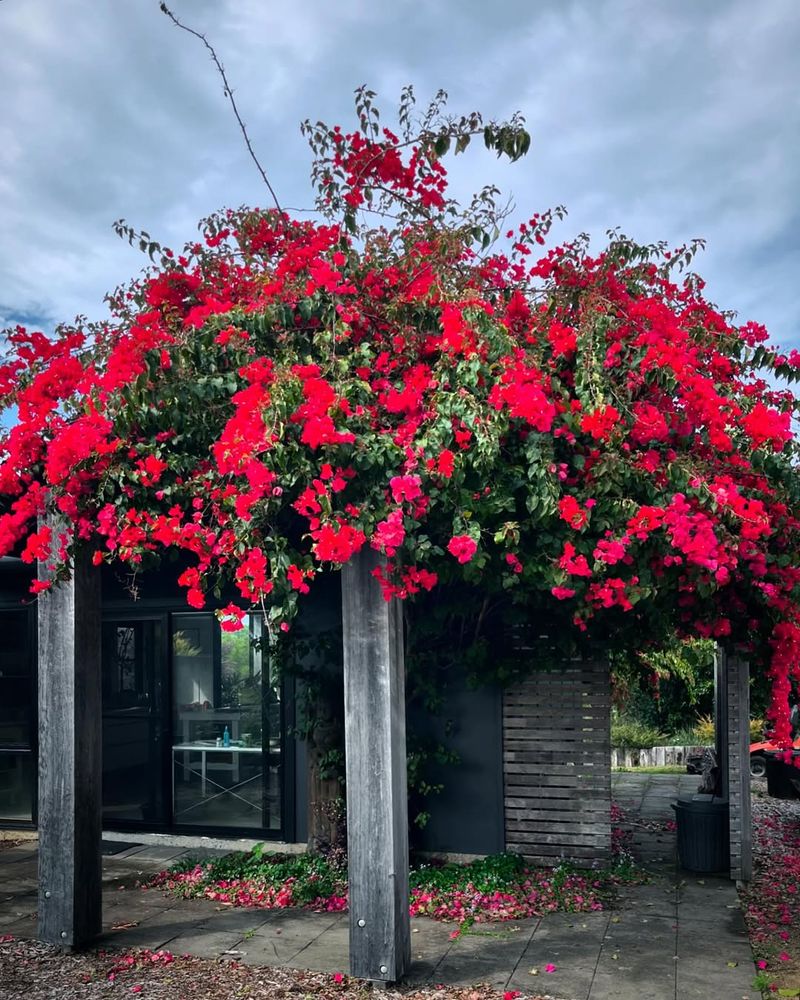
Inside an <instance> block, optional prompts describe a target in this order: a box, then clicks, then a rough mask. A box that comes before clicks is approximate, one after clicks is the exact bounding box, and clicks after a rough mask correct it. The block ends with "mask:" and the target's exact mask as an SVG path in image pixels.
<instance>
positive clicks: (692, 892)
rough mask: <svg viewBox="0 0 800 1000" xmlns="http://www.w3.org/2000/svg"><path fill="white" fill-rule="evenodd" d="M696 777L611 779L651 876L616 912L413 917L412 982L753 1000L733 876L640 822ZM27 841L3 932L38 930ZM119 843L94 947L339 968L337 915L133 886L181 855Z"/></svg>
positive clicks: (603, 998)
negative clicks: (492, 918)
mask: <svg viewBox="0 0 800 1000" xmlns="http://www.w3.org/2000/svg"><path fill="white" fill-rule="evenodd" d="M696 780H697V779H695V778H690V779H689V782H688V783H687V782H686V781H684V780H683V778H681V777H680V776H673V775H663V776H661V775H647V776H644V775H627V774H626V775H615V777H614V780H613V786H614V788H615V789H616V798H617V800H618V801H620V802H622V803H624V804H625V806H626V808H627V809H628V810H629V817H630V818H631V820H632V822H631V823H630V824H629V829H630V830H631V833H632V843H633V845H634V850H635V851H636V852H638V854H639V856H640V861H641V862H642V863H643V864H644V866H645V867H646V868H647V869H648V870H649V871H651V872H652V873H653V880H652V881H651V882H650V883H649V884H647V885H639V886H627V887H622V888H620V890H619V893H618V908H617V909H616V910H610V911H605V912H600V913H590V914H548V915H546V916H545V917H543V918H541V920H540V919H538V918H536V919H533V920H530V921H515V922H514V923H513V924H508V923H506V924H502V923H490V924H487V925H476V927H475V928H474V930H473V932H472V933H469V934H467V935H464V936H462V937H461V938H459V939H458V940H456V941H453V940H451V938H450V934H451V933H452V931H453V929H454V926H455V925H453V924H443V923H438V922H434V921H431V920H428V919H426V918H416V919H415V920H414V921H412V930H413V933H412V938H411V948H412V968H411V972H410V975H409V981H410V982H427V983H438V982H442V983H453V984H455V983H461V984H465V985H470V986H475V985H476V984H478V983H481V982H485V983H488V984H491V985H493V986H495V987H498V988H503V989H518V990H520V991H521V992H523V993H528V994H529V993H533V992H538V993H545V992H546V993H547V994H548V995H550V996H552V997H556V998H558V1000H612V998H614V1000H633V998H636V1000H695V998H697V1000H700V998H702V1000H716V998H717V997H721V998H722V997H724V998H725V1000H728V998H732V1000H738V998H739V997H746V998H747V1000H750V998H751V997H752V998H753V1000H757V998H756V994H754V993H752V991H751V983H752V979H753V976H754V968H753V962H752V954H751V952H750V947H749V944H748V941H747V938H746V935H745V932H744V925H743V920H742V913H741V910H740V909H739V907H738V901H737V896H736V892H735V890H734V887H733V885H732V883H730V882H729V881H728V880H727V879H725V878H718V877H716V876H713V875H712V876H705V877H698V876H696V875H691V874H689V873H683V872H680V871H679V869H678V868H677V862H676V859H675V834H674V832H672V831H666V830H665V829H650V828H648V827H647V826H645V825H643V824H645V823H646V822H650V821H651V820H652V821H657V822H659V823H663V822H664V821H666V820H669V819H672V812H671V810H670V809H669V803H670V802H671V801H674V799H675V798H677V797H678V796H679V794H684V793H685V790H686V789H687V788H689V789H690V792H691V791H693V790H694V787H696ZM648 817H649V818H650V819H648ZM34 847H35V845H28V846H25V847H23V848H21V849H20V848H12V849H11V850H10V851H0V933H14V934H15V935H17V936H34V935H35V933H36V919H35V917H34V916H33V914H34V913H35V910H36V906H37V897H36V892H35V889H36V885H37V883H36V857H35V854H34V853H33V850H34ZM123 853H128V854H129V856H128V857H121V856H120V855H117V856H115V857H107V858H104V864H103V878H104V899H103V905H104V925H105V928H106V935H105V937H104V939H103V942H102V944H103V946H105V947H114V948H130V947H147V948H152V949H158V948H160V947H168V948H169V949H170V950H172V951H175V952H176V953H178V954H181V953H184V952H185V953H190V954H192V953H194V954H199V955H206V956H209V957H214V958H222V959H226V958H231V959H232V958H236V959H237V960H239V961H243V962H247V963H249V964H266V965H285V966H294V967H299V968H304V967H305V968H314V969H319V970H322V971H329V972H334V971H342V972H344V971H345V969H346V966H347V958H348V938H349V933H348V918H347V916H346V915H345V914H314V913H309V912H308V911H301V910H274V911H269V910H249V909H240V908H233V907H224V906H222V905H220V904H219V903H217V902H215V901H212V900H205V899H197V900H181V899H179V898H177V897H174V896H168V895H166V894H164V893H162V892H161V891H159V890H142V889H141V888H137V887H136V883H137V882H138V881H142V880H144V879H146V878H147V877H149V875H151V874H152V873H154V872H156V871H159V870H161V869H163V868H164V867H165V866H166V865H168V864H169V863H170V861H171V860H172V859H174V858H175V857H176V856H181V855H182V854H183V851H182V850H181V849H180V848H178V849H177V850H176V849H175V845H170V844H165V843H163V842H162V841H158V842H154V843H153V844H152V845H148V846H147V848H143V849H141V850H139V849H136V850H133V849H131V850H130V852H123ZM127 924H134V925H135V926H133V927H129V926H124V925H127ZM114 926H117V927H118V929H117V930H116V931H114V930H112V928H113V927H114ZM676 955H677V958H676ZM549 962H551V963H553V964H554V965H555V966H556V969H555V971H554V972H553V973H552V975H548V974H547V973H546V972H545V971H544V969H545V967H546V966H547V964H548V963H549ZM728 963H730V965H729V964H728ZM532 969H536V970H537V975H535V976H534V975H532V974H531V970H532Z"/></svg>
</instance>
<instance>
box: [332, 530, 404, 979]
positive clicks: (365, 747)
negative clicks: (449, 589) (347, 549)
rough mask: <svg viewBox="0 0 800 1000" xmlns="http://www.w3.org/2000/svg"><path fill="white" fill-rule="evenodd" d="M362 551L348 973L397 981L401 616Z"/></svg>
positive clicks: (352, 613)
mask: <svg viewBox="0 0 800 1000" xmlns="http://www.w3.org/2000/svg"><path fill="white" fill-rule="evenodd" d="M380 564H381V558H380V557H379V556H378V554H377V553H375V552H374V551H373V550H371V549H364V550H362V551H361V552H360V553H358V554H357V555H356V556H355V557H354V558H353V559H351V560H350V562H349V563H347V564H346V565H345V566H344V567H343V569H342V622H343V635H344V713H345V714H344V719H345V756H346V763H347V849H348V870H349V878H350V972H351V973H352V975H354V976H358V977H360V978H362V979H372V980H376V981H381V982H396V981H397V980H399V979H400V978H401V977H402V976H403V974H404V973H405V972H406V970H407V969H408V967H409V964H410V961H411V933H410V922H409V916H408V792H407V778H406V719H405V677H404V665H403V626H402V612H401V609H400V606H399V604H398V602H397V601H396V600H394V601H391V602H387V601H385V600H384V599H383V594H382V592H381V587H380V585H379V583H378V581H377V580H376V579H375V577H374V576H373V575H372V571H373V570H374V569H375V568H376V567H377V566H379V565H380Z"/></svg>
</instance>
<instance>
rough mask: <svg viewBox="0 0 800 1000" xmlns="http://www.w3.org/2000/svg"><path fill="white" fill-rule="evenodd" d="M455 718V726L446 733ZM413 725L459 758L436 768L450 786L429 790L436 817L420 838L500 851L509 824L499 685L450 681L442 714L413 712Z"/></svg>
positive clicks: (429, 843) (465, 849) (430, 847)
mask: <svg viewBox="0 0 800 1000" xmlns="http://www.w3.org/2000/svg"><path fill="white" fill-rule="evenodd" d="M447 720H450V722H451V724H452V726H453V732H452V733H451V734H450V735H449V736H445V735H444V729H445V726H446V724H447ZM409 725H410V726H413V728H414V730H415V731H416V732H417V733H419V734H420V735H426V734H428V735H430V736H431V737H433V738H435V739H441V741H442V742H443V743H444V744H445V745H446V746H448V747H449V748H452V749H453V750H455V751H456V753H458V755H459V757H460V761H459V763H457V764H444V765H440V766H437V767H434V768H432V769H431V775H432V778H433V780H434V781H435V782H441V783H442V784H443V785H444V788H443V790H442V792H441V794H439V795H432V796H429V797H428V799H427V801H426V804H425V808H426V809H427V810H428V811H429V812H430V820H429V821H428V823H427V825H426V826H425V827H424V828H423V830H422V831H421V833H420V834H418V835H415V840H416V841H417V842H418V843H419V846H420V847H421V848H422V849H423V850H427V851H448V852H452V853H459V854H495V853H497V852H498V851H502V850H504V848H505V834H504V830H503V826H504V824H503V730H502V700H501V693H500V690H499V689H498V688H489V687H480V688H477V689H471V688H468V687H467V686H466V684H465V683H463V682H462V683H460V684H458V685H455V684H453V683H452V682H451V684H450V685H449V686H448V690H447V697H446V700H445V704H444V707H443V709H442V713H441V715H429V716H426V715H425V714H424V713H423V712H422V711H421V710H415V711H412V712H410V713H409Z"/></svg>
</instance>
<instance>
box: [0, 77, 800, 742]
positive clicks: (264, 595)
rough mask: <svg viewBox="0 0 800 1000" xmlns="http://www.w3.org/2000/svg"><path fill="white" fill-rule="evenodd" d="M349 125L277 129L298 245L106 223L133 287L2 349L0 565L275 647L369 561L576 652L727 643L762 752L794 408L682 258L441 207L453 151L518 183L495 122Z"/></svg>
mask: <svg viewBox="0 0 800 1000" xmlns="http://www.w3.org/2000/svg"><path fill="white" fill-rule="evenodd" d="M373 98H374V95H373V94H372V92H370V91H367V90H366V89H363V88H362V89H361V90H360V91H358V92H357V97H356V111H357V125H356V128H355V129H354V130H353V131H351V132H345V131H343V130H342V129H340V128H339V127H334V128H329V127H328V126H327V125H325V124H323V123H317V124H313V125H312V124H310V123H306V124H305V125H304V131H305V133H306V135H307V137H308V138H309V141H310V143H311V147H312V150H313V152H314V161H313V167H312V178H313V181H314V184H315V186H316V190H317V207H318V209H319V212H320V214H319V217H318V218H315V219H313V220H312V219H309V218H304V219H299V218H294V217H292V216H291V215H289V214H287V213H284V212H281V211H278V210H277V209H276V210H270V211H263V210H259V209H248V208H241V209H237V210H226V211H222V212H219V213H217V214H215V215H213V216H211V217H210V218H208V219H205V220H204V221H203V222H202V223H201V226H200V231H201V236H200V238H199V239H197V240H196V241H194V242H191V243H189V244H188V245H187V246H186V247H185V249H184V251H183V252H182V253H180V254H175V253H173V252H172V251H171V250H169V249H164V248H162V247H160V246H159V245H158V244H157V243H156V242H155V241H153V240H152V239H151V238H150V237H149V235H148V234H137V233H135V232H134V230H132V229H130V227H128V226H126V225H125V224H124V223H119V224H118V230H119V231H120V233H121V234H122V235H124V236H126V237H127V238H128V239H130V240H131V241H132V242H139V243H140V245H141V246H142V248H143V249H144V250H145V251H147V252H148V253H149V255H150V257H151V260H152V261H153V266H152V267H150V268H149V269H148V270H146V271H145V272H144V273H143V274H142V275H141V276H140V277H139V278H138V279H136V280H134V281H133V282H132V283H131V284H130V285H129V286H127V287H124V288H121V289H118V290H117V291H116V292H114V293H113V294H111V295H110V296H108V302H109V306H110V318H109V320H108V321H107V322H104V323H101V324H99V325H95V326H91V325H87V324H84V323H81V324H79V325H75V326H65V327H62V328H60V329H59V330H58V331H57V332H56V334H55V336H53V337H47V336H45V335H44V334H42V333H40V332H32V331H28V330H25V329H22V328H20V327H17V328H15V329H14V330H11V331H9V332H8V345H9V350H8V354H7V357H6V358H5V360H4V363H3V364H2V366H0V396H2V402H3V405H4V406H6V407H10V406H16V407H17V408H18V419H17V421H16V423H15V425H14V426H13V427H12V428H11V429H10V430H9V431H8V432H7V433H5V434H4V436H3V439H2V465H1V466H0V494H2V496H3V497H4V498H5V507H4V509H3V513H2V516H0V553H11V552H13V551H18V552H21V554H22V558H23V559H25V560H28V561H33V560H35V559H44V560H46V561H47V562H48V564H49V565H51V566H53V567H55V568H56V570H58V571H62V572H64V573H67V572H68V571H69V566H70V562H71V559H72V558H73V555H74V552H75V548H76V546H78V545H80V546H85V547H88V548H89V549H90V550H91V551H92V552H93V553H94V560H95V562H96V563H100V562H102V561H115V562H117V563H118V562H122V563H124V564H127V565H128V566H129V567H130V568H131V570H132V571H133V572H136V571H138V570H139V569H140V568H144V567H147V566H148V565H150V563H151V562H152V561H153V560H154V559H157V558H158V557H159V556H161V555H163V554H164V553H165V552H167V551H171V552H177V553H180V554H181V556H182V558H183V562H182V563H181V570H182V571H181V572H180V577H179V579H180V583H181V584H183V585H184V586H185V587H186V590H187V599H188V601H189V604H191V605H192V606H193V607H197V608H199V607H203V606H204V604H205V603H206V602H207V601H209V600H211V599H212V598H213V595H216V596H217V597H218V596H219V594H220V593H221V592H222V587H223V585H225V584H226V583H232V584H233V585H235V587H236V588H237V589H238V594H239V595H240V598H241V601H239V602H237V603H235V604H229V605H228V606H227V607H225V608H224V609H222V610H221V611H220V615H221V617H222V621H223V626H224V627H226V628H231V629H234V628H236V627H238V625H239V623H240V620H241V616H242V613H243V610H244V608H246V607H247V606H248V605H250V604H255V605H262V606H264V607H265V608H266V609H267V610H268V617H269V621H270V627H271V628H273V629H274V628H278V627H279V628H283V629H284V630H286V629H288V627H289V622H290V620H291V618H292V615H293V612H294V610H295V607H296V604H297V601H298V598H299V596H300V595H302V594H304V593H306V592H307V591H308V589H309V588H310V587H311V586H312V584H313V581H314V579H315V577H316V576H317V574H319V573H321V572H324V571H328V570H331V569H334V570H335V569H338V568H339V567H340V566H341V565H342V564H344V563H345V562H347V561H348V560H349V559H350V558H351V557H352V556H353V555H354V553H356V552H357V551H359V549H361V548H362V547H363V546H372V547H373V548H375V549H377V550H379V551H380V552H381V553H382V554H383V555H384V556H385V557H386V562H385V568H384V569H382V570H381V571H380V581H381V584H382V586H383V588H384V592H385V594H386V596H387V598H389V597H391V596H397V597H400V598H406V597H409V596H413V595H414V594H416V593H418V592H420V591H428V590H431V589H433V588H435V587H436V586H437V585H440V584H442V585H444V584H448V583H453V582H454V581H466V582H467V583H472V584H474V585H475V586H477V587H480V588H483V589H484V590H485V592H486V593H489V594H491V593H506V594H507V595H508V597H509V599H512V600H514V601H517V602H519V603H520V604H521V605H523V606H524V607H526V608H529V609H539V610H540V611H543V612H544V613H546V614H547V615H548V616H549V617H550V619H551V621H552V622H553V623H555V624H556V626H559V623H561V626H563V628H565V629H566V628H568V629H570V630H571V632H572V633H573V634H574V635H576V636H578V637H580V636H582V635H586V636H593V637H602V638H605V639H611V640H613V641H614V642H616V643H617V644H618V645H624V644H627V643H631V642H634V641H635V642H636V643H637V644H638V645H640V644H641V641H642V637H649V638H651V639H652V640H653V641H658V640H659V639H660V638H661V637H662V636H663V635H665V634H667V633H668V632H672V631H674V629H675V628H676V627H677V628H678V629H679V630H680V631H681V632H683V633H685V634H690V635H697V636H703V637H712V638H716V639H720V640H723V641H725V642H727V643H740V644H746V645H747V646H748V647H749V648H750V649H751V651H752V655H753V656H754V657H755V658H756V659H760V660H762V661H763V662H765V663H767V666H766V670H767V671H768V673H769V674H770V677H771V680H772V686H773V703H772V708H771V716H772V719H773V721H774V723H775V725H776V727H777V734H778V736H779V738H783V739H786V738H787V735H788V725H787V722H786V718H785V717H786V703H787V696H788V694H789V689H790V680H791V676H792V674H794V677H795V678H797V677H798V669H799V667H798V665H799V664H800V655H798V654H800V627H799V625H798V597H799V596H800V590H799V589H798V583H799V581H800V576H799V574H800V568H799V567H798V560H797V551H798V544H797V543H798V521H797V519H796V517H795V511H796V509H797V502H798V498H799V497H798V492H799V491H798V476H797V468H796V455H797V443H796V441H795V439H794V436H793V433H792V429H791V417H792V413H793V412H794V409H795V408H796V405H797V400H796V398H795V396H794V394H793V393H792V392H791V391H790V390H789V389H788V388H774V387H773V384H774V383H773V382H771V381H768V380H767V376H769V375H775V374H777V375H778V376H780V377H781V378H782V379H783V384H785V385H788V384H790V383H792V382H793V381H795V380H796V378H797V373H798V366H800V354H798V352H792V353H791V354H790V355H789V356H788V357H785V356H783V355H781V354H779V353H778V352H776V351H775V350H773V349H772V348H770V347H768V346H767V344H766V339H767V334H766V332H765V330H764V329H763V328H762V327H760V326H758V325H756V324H754V323H745V324H743V325H741V326H737V325H736V324H735V323H734V321H733V318H732V317H731V316H730V315H729V314H726V313H724V312H721V311H720V310H719V309H717V308H716V307H715V306H713V305H712V304H711V303H709V302H708V301H707V300H706V299H705V297H704V294H703V282H702V281H701V280H700V279H699V278H697V277H696V276H694V275H693V274H691V273H689V272H688V270H687V269H686V268H687V265H689V264H690V262H691V260H692V257H693V255H694V253H695V251H696V250H697V245H692V246H688V247H685V248H681V249H679V250H676V251H671V250H670V249H669V248H668V247H666V246H665V245H663V244H657V245H653V246H639V245H637V244H635V243H634V242H633V241H631V240H630V239H627V238H626V237H624V236H622V235H620V234H618V233H611V234H609V240H608V243H607V244H606V245H605V246H604V247H603V248H602V249H601V250H600V251H599V252H595V251H593V250H592V248H591V247H590V245H589V242H588V240H587V239H586V238H584V237H581V238H579V239H577V240H576V241H574V242H572V243H569V244H566V245H561V246H554V247H552V248H551V249H548V250H544V249H543V247H542V245H543V244H544V243H545V240H546V237H547V235H548V231H549V229H550V225H551V222H552V221H553V217H554V215H560V214H561V211H560V210H556V211H555V212H546V213H543V214H540V215H534V216H532V217H531V218H528V219H525V221H522V222H520V223H517V224H513V225H512V224H511V222H509V221H508V220H507V219H506V218H504V216H506V215H507V211H506V210H504V209H501V208H498V206H497V195H498V193H497V191H496V190H495V189H494V188H492V187H489V188H486V189H484V190H483V191H482V192H480V193H479V194H478V195H477V196H476V197H475V198H474V200H473V201H472V202H471V204H469V205H467V206H460V205H459V204H457V203H456V202H455V201H454V200H453V199H452V198H451V197H450V196H449V194H448V188H447V174H446V170H445V166H444V160H445V157H446V156H447V155H448V154H450V153H463V152H464V151H465V150H466V149H467V147H468V145H469V143H470V141H471V139H473V138H476V137H477V138H478V139H480V140H482V141H483V142H484V144H485V145H486V146H487V147H489V148H490V149H492V150H494V151H495V152H497V153H498V154H499V155H505V156H508V157H509V158H510V159H512V160H514V159H517V158H519V157H520V156H521V155H523V154H524V153H525V152H526V151H527V149H528V146H529V143H530V139H529V137H528V135H527V133H526V132H525V130H524V127H523V122H522V120H521V119H520V118H519V117H515V118H513V119H512V120H511V121H509V122H503V123H495V122H486V121H484V120H483V119H482V118H481V116H480V115H478V114H477V113H473V114H471V115H467V116H464V117H461V118H454V117H450V116H448V115H446V114H445V103H444V99H445V97H444V95H443V94H440V95H438V96H437V98H436V99H435V101H434V102H433V103H432V105H431V106H430V107H429V108H428V109H427V111H425V112H423V113H421V114H418V113H417V111H416V109H415V105H414V96H413V92H412V91H411V90H410V89H407V90H406V91H404V93H403V97H402V100H401V107H400V114H399V129H398V131H397V133H395V132H393V131H391V130H390V129H388V128H386V127H384V126H383V125H382V124H381V122H380V119H379V114H378V110H377V108H376V107H375V104H374V100H373ZM48 511H57V512H58V513H59V514H60V515H61V516H62V517H64V518H66V519H67V520H68V521H70V522H72V524H73V525H74V534H69V535H67V534H63V535H62V534H60V532H58V531H56V535H57V537H53V536H52V534H51V530H52V529H51V527H50V526H49V525H46V526H44V527H42V528H37V518H38V517H40V516H41V515H43V514H44V513H45V512H48ZM46 586H48V583H47V582H37V583H35V584H34V590H39V589H42V588H44V587H46ZM217 603H219V602H217ZM559 627H560V626H559Z"/></svg>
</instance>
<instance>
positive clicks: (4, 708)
mask: <svg viewBox="0 0 800 1000" xmlns="http://www.w3.org/2000/svg"><path fill="white" fill-rule="evenodd" d="M29 625H30V620H29V617H28V612H27V611H25V610H19V609H15V610H2V611H0V634H2V637H3V641H2V643H0V820H5V821H10V822H14V823H30V822H31V819H32V817H33V795H34V770H35V769H34V763H35V753H34V746H33V736H34V729H33V723H34V720H35V714H34V713H35V712H36V689H35V683H34V682H35V673H34V670H33V658H32V651H31V650H32V647H31V645H30V642H29Z"/></svg>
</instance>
